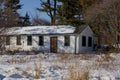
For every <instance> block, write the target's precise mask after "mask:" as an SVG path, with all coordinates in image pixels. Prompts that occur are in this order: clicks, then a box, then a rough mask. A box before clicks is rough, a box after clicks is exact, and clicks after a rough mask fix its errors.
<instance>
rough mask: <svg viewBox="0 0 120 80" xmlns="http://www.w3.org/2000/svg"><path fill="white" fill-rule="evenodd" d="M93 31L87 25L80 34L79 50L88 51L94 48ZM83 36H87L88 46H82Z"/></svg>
mask: <svg viewBox="0 0 120 80" xmlns="http://www.w3.org/2000/svg"><path fill="white" fill-rule="evenodd" d="M93 35H94V34H93V31H92V30H91V29H90V28H89V27H87V28H86V29H85V30H84V31H83V32H82V33H81V34H80V35H79V40H78V41H77V42H79V47H78V52H88V51H92V50H93V39H94V37H93ZM82 36H86V46H85V47H83V46H82ZM88 37H92V47H88Z"/></svg>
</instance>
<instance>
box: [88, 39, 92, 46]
mask: <svg viewBox="0 0 120 80" xmlns="http://www.w3.org/2000/svg"><path fill="white" fill-rule="evenodd" d="M88 47H92V37H88Z"/></svg>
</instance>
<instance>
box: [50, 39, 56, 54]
mask: <svg viewBox="0 0 120 80" xmlns="http://www.w3.org/2000/svg"><path fill="white" fill-rule="evenodd" d="M50 42H51V44H50V50H51V52H53V53H56V52H57V37H51V38H50Z"/></svg>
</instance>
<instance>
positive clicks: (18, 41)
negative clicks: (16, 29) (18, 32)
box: [17, 36, 21, 45]
mask: <svg viewBox="0 0 120 80" xmlns="http://www.w3.org/2000/svg"><path fill="white" fill-rule="evenodd" d="M17 45H21V36H17Z"/></svg>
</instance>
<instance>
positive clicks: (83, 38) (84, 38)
mask: <svg viewBox="0 0 120 80" xmlns="http://www.w3.org/2000/svg"><path fill="white" fill-rule="evenodd" d="M82 46H84V47H85V46H86V36H82Z"/></svg>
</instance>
